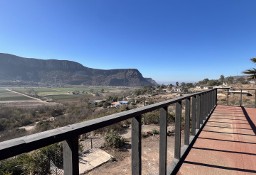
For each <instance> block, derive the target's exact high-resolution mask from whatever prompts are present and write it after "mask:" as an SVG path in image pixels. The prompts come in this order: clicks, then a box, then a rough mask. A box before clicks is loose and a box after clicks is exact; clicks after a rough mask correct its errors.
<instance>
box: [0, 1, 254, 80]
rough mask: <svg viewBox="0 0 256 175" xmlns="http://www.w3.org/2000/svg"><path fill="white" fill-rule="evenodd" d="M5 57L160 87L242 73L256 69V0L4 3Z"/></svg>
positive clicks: (1, 34)
mask: <svg viewBox="0 0 256 175" xmlns="http://www.w3.org/2000/svg"><path fill="white" fill-rule="evenodd" d="M0 52H2V53H10V54H15V55H18V56H24V57H34V58H41V59H62V60H63V59H64V60H66V59H68V60H73V61H77V62H79V63H81V64H83V65H84V66H87V67H91V68H100V69H114V68H137V69H139V70H140V72H141V73H142V74H143V76H144V77H151V78H153V79H155V80H156V81H157V82H160V83H162V82H175V81H179V82H181V81H186V82H192V81H198V80H201V79H203V78H210V79H212V78H216V79H217V78H219V76H220V75H221V74H223V75H224V76H229V75H240V74H241V73H242V71H243V70H245V69H247V68H252V67H253V66H254V65H253V64H252V63H251V62H250V60H249V59H250V58H252V57H255V56H256V0H166V1H164V0H162V1H156V0H136V1H135V0H0Z"/></svg>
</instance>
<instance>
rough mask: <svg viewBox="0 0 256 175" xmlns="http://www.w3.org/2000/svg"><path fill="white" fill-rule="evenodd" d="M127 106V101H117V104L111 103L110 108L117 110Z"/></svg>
mask: <svg viewBox="0 0 256 175" xmlns="http://www.w3.org/2000/svg"><path fill="white" fill-rule="evenodd" d="M127 104H128V101H117V102H112V103H111V107H115V108H118V107H120V106H122V105H127Z"/></svg>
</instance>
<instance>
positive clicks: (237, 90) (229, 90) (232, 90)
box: [218, 88, 256, 108]
mask: <svg viewBox="0 0 256 175" xmlns="http://www.w3.org/2000/svg"><path fill="white" fill-rule="evenodd" d="M218 89H224V90H226V102H227V105H230V99H229V94H231V93H234V94H235V93H236V94H239V96H240V98H239V106H243V94H246V95H247V94H248V92H245V91H254V105H253V106H254V107H255V108H256V89H255V88H218Z"/></svg>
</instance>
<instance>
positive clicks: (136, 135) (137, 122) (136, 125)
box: [132, 116, 141, 175]
mask: <svg viewBox="0 0 256 175" xmlns="http://www.w3.org/2000/svg"><path fill="white" fill-rule="evenodd" d="M132 175H141V116H137V117H133V118H132Z"/></svg>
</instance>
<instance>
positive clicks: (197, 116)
mask: <svg viewBox="0 0 256 175" xmlns="http://www.w3.org/2000/svg"><path fill="white" fill-rule="evenodd" d="M199 128H200V95H196V129H199Z"/></svg>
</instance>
